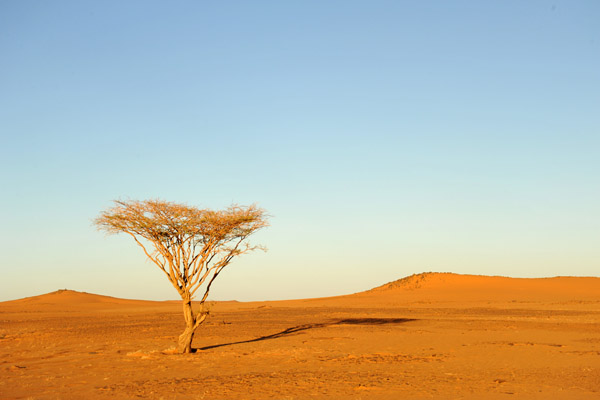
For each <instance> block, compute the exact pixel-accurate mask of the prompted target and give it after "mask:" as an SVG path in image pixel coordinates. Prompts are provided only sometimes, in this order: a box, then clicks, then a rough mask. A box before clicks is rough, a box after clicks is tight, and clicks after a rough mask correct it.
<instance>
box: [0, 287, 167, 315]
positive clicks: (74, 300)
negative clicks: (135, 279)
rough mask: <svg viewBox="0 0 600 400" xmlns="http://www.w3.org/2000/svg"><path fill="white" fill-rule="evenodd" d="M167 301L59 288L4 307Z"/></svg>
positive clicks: (112, 305) (85, 307) (76, 307)
mask: <svg viewBox="0 0 600 400" xmlns="http://www.w3.org/2000/svg"><path fill="white" fill-rule="evenodd" d="M164 303H165V302H157V301H145V300H129V299H120V298H116V297H110V296H102V295H99V294H92V293H86V292H77V291H74V290H66V289H63V290H57V291H55V292H51V293H47V294H42V295H39V296H32V297H26V298H23V299H19V300H13V301H5V302H2V303H1V304H2V306H3V307H9V308H19V309H23V310H29V309H32V310H57V311H58V310H65V311H69V310H73V311H78V310H90V309H112V308H123V307H152V306H160V305H163V304H164Z"/></svg>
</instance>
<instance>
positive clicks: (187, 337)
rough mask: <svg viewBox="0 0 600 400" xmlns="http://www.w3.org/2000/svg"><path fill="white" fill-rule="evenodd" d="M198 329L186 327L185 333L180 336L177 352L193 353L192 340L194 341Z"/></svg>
mask: <svg viewBox="0 0 600 400" xmlns="http://www.w3.org/2000/svg"><path fill="white" fill-rule="evenodd" d="M195 330H196V329H195V328H194V327H193V326H192V327H189V326H186V327H185V331H183V333H182V334H181V335H179V342H178V345H177V351H178V352H179V353H191V352H192V340H194V331H195Z"/></svg>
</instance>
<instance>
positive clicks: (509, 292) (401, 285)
mask: <svg viewBox="0 0 600 400" xmlns="http://www.w3.org/2000/svg"><path fill="white" fill-rule="evenodd" d="M367 298H368V299H369V300H370V303H372V302H382V303H386V302H388V301H392V302H394V303H397V302H399V301H400V302H409V303H410V302H414V301H442V302H444V301H450V302H457V301H485V300H499V301H536V300H543V301H572V300H590V301H598V300H600V278H597V277H568V276H562V277H554V278H508V277H503V276H484V275H460V274H454V273H449V272H426V273H420V274H415V275H411V276H408V277H405V278H402V279H399V280H396V281H393V282H389V283H386V284H385V285H381V286H378V287H376V288H373V289H371V290H367V291H365V292H360V293H356V294H353V295H348V296H338V297H336V298H335V299H338V300H342V299H345V300H346V301H352V300H353V299H355V300H359V299H363V300H364V299H367ZM333 299H334V298H324V299H305V301H306V300H310V301H311V302H314V301H319V300H323V301H329V300H333ZM361 301H362V300H361ZM166 303H171V304H172V303H173V302H172V301H168V302H160V301H148V300H130V299H121V298H116V297H110V296H103V295H98V294H92V293H86V292H78V291H74V290H67V289H62V290H57V291H55V292H51V293H47V294H43V295H39V296H32V297H26V298H23V299H19V300H12V301H5V302H1V303H0V304H2V305H3V306H9V307H19V308H26V309H27V308H34V309H40V310H41V309H45V308H51V309H57V310H59V309H68V310H78V309H90V308H91V309H111V308H122V307H137V306H160V305H165V304H166ZM230 303H234V302H230Z"/></svg>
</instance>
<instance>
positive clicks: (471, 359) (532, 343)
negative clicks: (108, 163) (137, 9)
mask: <svg viewBox="0 0 600 400" xmlns="http://www.w3.org/2000/svg"><path fill="white" fill-rule="evenodd" d="M211 307H212V308H211V316H210V317H209V320H208V322H207V323H205V324H204V325H202V326H201V327H200V328H199V330H198V331H197V333H196V336H195V340H194V346H195V347H196V348H197V349H198V350H197V352H196V353H194V354H191V355H180V354H174V352H173V348H174V345H175V342H176V338H177V336H178V335H179V333H180V331H182V330H183V316H182V313H181V308H180V304H179V303H177V302H146V301H134V300H122V299H115V298H110V297H104V296H97V295H92V294H86V293H79V292H72V291H59V292H54V293H51V294H47V295H42V296H38V297H33V298H27V299H22V300H16V301H11V302H3V303H0V355H1V356H0V398H1V399H101V398H105V399H131V398H149V399H322V398H328V399H339V398H355V399H361V398H362V399H388V398H389V399H392V398H404V399H427V398H439V399H463V398H466V399H505V398H506V399H510V398H513V399H514V398H519V399H593V398H600V279H599V278H553V279H547V280H544V279H530V280H524V279H523V280H520V279H509V278H498V277H474V276H462V275H453V274H425V275H419V276H413V277H409V278H406V279H404V280H401V281H397V282H394V283H391V284H388V285H384V286H383V287H380V288H377V289H374V290H372V291H369V292H364V293H360V294H355V295H350V296H343V297H335V298H325V299H308V300H296V301H280V302H262V303H237V302H222V303H221V302H219V303H213V304H211Z"/></svg>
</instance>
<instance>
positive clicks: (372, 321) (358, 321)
mask: <svg viewBox="0 0 600 400" xmlns="http://www.w3.org/2000/svg"><path fill="white" fill-rule="evenodd" d="M412 321H417V320H416V319H411V318H344V319H340V320H335V321H330V322H322V323H319V324H304V325H298V326H293V327H291V328H287V329H285V330H283V331H281V332H277V333H274V334H272V335H267V336H261V337H258V338H255V339H249V340H241V341H239V342H231V343H221V344H215V345H211V346H205V347H199V348H196V349H194V351H199V350H210V349H216V348H218V347H226V346H233V345H235V344H244V343H254V342H261V341H263V340H271V339H279V338H281V337H285V336H292V335H297V334H300V332H303V331H307V330H310V329H317V328H326V327H328V326H334V325H390V324H392V325H393V324H403V323H406V322H412Z"/></svg>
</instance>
